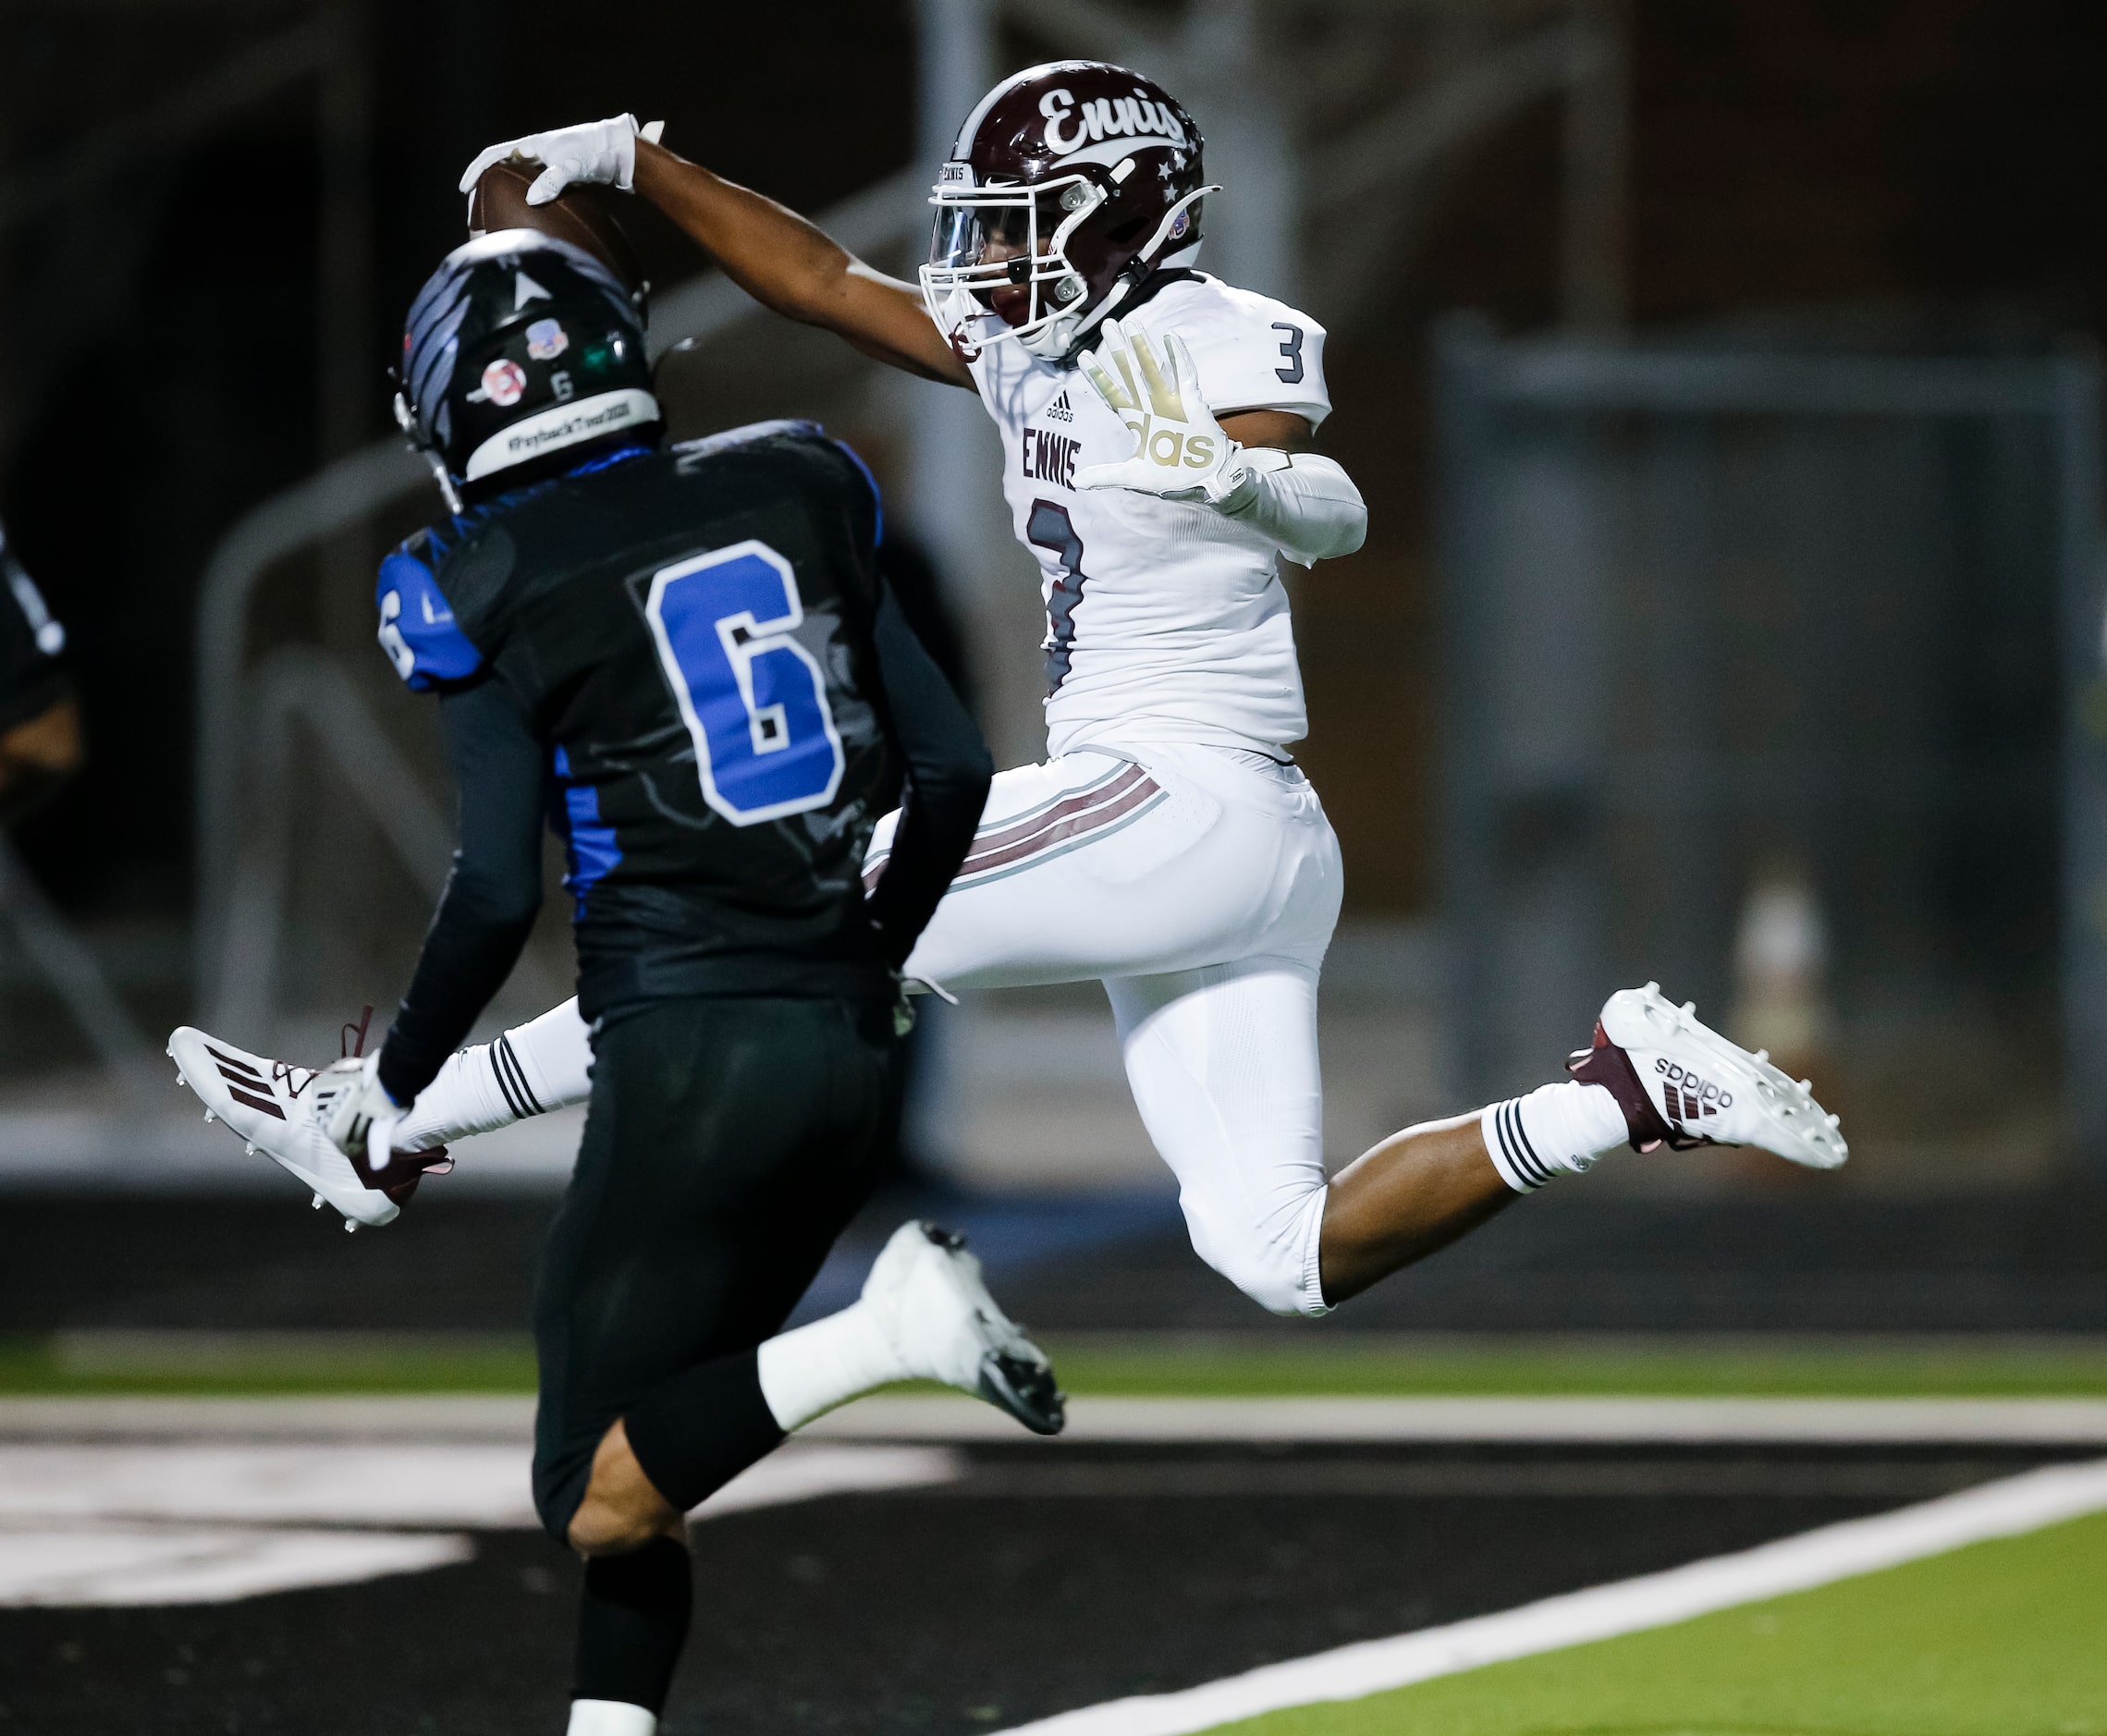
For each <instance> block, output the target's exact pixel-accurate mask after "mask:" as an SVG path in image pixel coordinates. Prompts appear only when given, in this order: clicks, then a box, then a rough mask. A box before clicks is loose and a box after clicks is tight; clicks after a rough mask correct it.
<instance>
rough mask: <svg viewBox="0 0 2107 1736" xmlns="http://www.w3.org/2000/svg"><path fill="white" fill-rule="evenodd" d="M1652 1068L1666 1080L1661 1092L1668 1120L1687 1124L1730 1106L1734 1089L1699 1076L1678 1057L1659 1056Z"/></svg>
mask: <svg viewBox="0 0 2107 1736" xmlns="http://www.w3.org/2000/svg"><path fill="white" fill-rule="evenodd" d="M1653 1070H1654V1071H1655V1072H1657V1073H1659V1074H1660V1076H1661V1079H1662V1080H1663V1081H1664V1082H1665V1084H1666V1090H1665V1091H1664V1092H1663V1093H1662V1095H1663V1096H1664V1097H1665V1098H1666V1099H1667V1102H1666V1104H1665V1107H1666V1109H1667V1111H1668V1119H1670V1120H1671V1121H1680V1122H1682V1123H1684V1125H1685V1126H1687V1125H1689V1124H1690V1123H1691V1122H1694V1121H1697V1120H1701V1119H1703V1118H1704V1117H1706V1116H1708V1115H1717V1114H1719V1112H1720V1111H1721V1109H1731V1108H1733V1092H1731V1091H1727V1090H1724V1089H1722V1088H1721V1087H1720V1086H1718V1085H1715V1084H1714V1083H1713V1082H1711V1081H1710V1080H1709V1079H1699V1078H1698V1077H1697V1074H1695V1073H1693V1072H1692V1071H1690V1070H1689V1069H1688V1068H1686V1067H1684V1065H1683V1064H1682V1063H1681V1062H1680V1061H1672V1060H1670V1059H1669V1058H1668V1057H1666V1056H1665V1055H1663V1056H1660V1057H1658V1058H1656V1060H1655V1061H1654V1064H1653Z"/></svg>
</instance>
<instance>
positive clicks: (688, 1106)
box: [534, 996, 900, 1541]
mask: <svg viewBox="0 0 2107 1736" xmlns="http://www.w3.org/2000/svg"><path fill="white" fill-rule="evenodd" d="M899 1056H900V1044H899V1040H898V1039H897V1038H896V1037H895V1036H894V1035H893V1031H892V1009H891V1006H890V1004H889V1003H888V1002H887V1001H882V1000H880V1001H873V1002H871V1003H868V1004H859V1003H854V1002H846V1001H840V1000H802V999H790V998H772V997H758V996H756V997H752V998H740V999H731V998H710V999H704V998H694V999H686V1000H668V1001H659V1002H654V1003H651V1004H650V1005H648V1006H647V1007H645V1008H644V1009H642V1010H638V1011H632V1012H630V1013H628V1014H626V1015H625V1016H623V1017H621V1018H619V1019H617V1020H615V1021H612V1022H610V1023H608V1024H607V1025H606V1026H605V1027H604V1028H603V1029H602V1030H601V1031H600V1033H599V1034H598V1035H597V1036H596V1037H595V1038H594V1045H593V1057H594V1058H593V1096H592V1103H591V1106H590V1108H589V1109H588V1110H587V1113H586V1120H585V1135H584V1139H583V1141H582V1143H581V1145H580V1147H579V1153H578V1167H577V1169H576V1171H575V1172H574V1174H573V1175H572V1177H571V1181H570V1190H569V1192H567V1193H566V1194H565V1195H564V1200H563V1204H562V1206H561V1207H560V1208H559V1209H558V1211H557V1216H556V1221H555V1223H554V1225H553V1226H552V1227H551V1229H550V1231H549V1238H548V1243H547V1246H546V1249H545V1253H544V1254H543V1259H542V1266H541V1272H540V1275H539V1278H538V1279H537V1282H536V1285H535V1294H534V1341H535V1347H536V1350H537V1352H538V1354H539V1358H540V1363H541V1404H540V1410H539V1412H538V1413H537V1416H536V1419H535V1429H534V1503H535V1507H536V1509H537V1510H538V1511H539V1513H540V1515H541V1519H542V1522H543V1524H544V1525H545V1526H546V1527H547V1528H548V1530H549V1532H550V1534H552V1535H554V1536H555V1537H557V1539H558V1540H559V1541H560V1540H562V1539H563V1538H564V1537H565V1536H566V1534H568V1532H569V1529H570V1520H571V1516H572V1514H574V1513H575V1512H576V1511H577V1510H578V1505H579V1502H580V1501H581V1500H582V1499H583V1498H584V1494H585V1485H586V1482H587V1479H588V1478H589V1476H590V1475H591V1473H592V1468H593V1453H594V1449H595V1448H596V1447H597V1446H598V1445H599V1443H600V1439H601V1436H604V1435H605V1434H606V1431H607V1428H608V1426H609V1425H610V1424H612V1423H613V1422H614V1421H615V1419H616V1418H617V1417H623V1418H626V1419H627V1421H626V1424H625V1427H626V1431H627V1433H628V1436H629V1440H630V1445H631V1449H632V1450H633V1451H634V1452H635V1454H636V1457H637V1461H638V1463H639V1464H640V1465H641V1466H642V1467H643V1472H644V1474H645V1475H646V1476H648V1477H650V1479H651V1480H652V1483H653V1484H654V1485H655V1486H656V1487H657V1488H658V1489H659V1491H660V1492H661V1493H662V1494H663V1495H665V1496H666V1498H668V1500H669V1501H671V1502H672V1503H673V1505H674V1506H676V1507H680V1508H682V1509H685V1508H688V1507H691V1506H692V1505H693V1504H694V1503H695V1502H697V1501H699V1500H701V1499H702V1498H703V1497H704V1496H705V1495H707V1494H709V1493H710V1491H711V1490H712V1489H714V1488H716V1487H717V1486H718V1485H721V1484H722V1483H724V1482H726V1481H729V1479H730V1478H731V1477H733V1476H735V1475H737V1474H738V1473H739V1472H741V1470H743V1469H745V1467H746V1466H747V1465H749V1464H751V1463H753V1461H754V1460H756V1459H758V1458H760V1457H762V1456H763V1455H764V1454H765V1453H766V1452H768V1451H769V1450H770V1449H773V1448H774V1447H775V1445H776V1444H777V1443H778V1441H779V1440H781V1438H782V1431H781V1430H780V1429H779V1428H778V1427H777V1426H776V1422H775V1418H774V1417H773V1416H772V1415H771V1414H770V1413H769V1412H768V1409H767V1406H766V1402H765V1401H764V1400H763V1399H762V1397H761V1391H760V1385H759V1381H758V1379H757V1377H756V1375H755V1373H754V1356H753V1351H754V1348H755V1347H756V1346H757V1345H759V1344H760V1343H761V1342H762V1340H763V1339H767V1338H770V1337H772V1336H774V1334H775V1333H777V1332H778V1330H780V1329H781V1326H782V1324H783V1321H784V1319H785V1318H786V1317H787V1316H788V1315H789V1314H790V1310H791V1309H792V1308H793V1307H795V1306H796V1305H797V1302H798V1299H799V1297H801V1296H802V1294H803V1293H804V1290H805V1287H806V1286H807V1285H809V1284H810V1283H811V1282H812V1279H813V1278H814V1276H815V1274H816V1273H817V1272H818V1270H819V1267H820V1263H821V1262H822V1261H823V1260H825V1259H826V1257H827V1250H828V1249H829V1248H830V1247H831V1246H832V1245H833V1243H834V1240H835V1238H836V1237H837V1236H839V1234H840V1233H841V1231H842V1229H844V1228H846V1227H847V1225H848V1223H849V1220H850V1219H851V1217H853V1216H855V1215H856V1213H857V1212H858V1210H860V1209H861V1208H862V1206H863V1204H864V1201H865V1200H867V1199H868V1198H869V1196H870V1192H871V1190H872V1187H873V1186H874V1184H875V1183H876V1179H877V1177H878V1176H879V1175H880V1174H881V1173H883V1170H884V1168H885V1166H886V1164H887V1162H888V1160H889V1155H890V1150H891V1145H892V1142H893V1139H894V1137H895V1133H896V1131H897V1121H898V1079H899Z"/></svg>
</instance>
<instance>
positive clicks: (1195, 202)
mask: <svg viewBox="0 0 2107 1736" xmlns="http://www.w3.org/2000/svg"><path fill="white" fill-rule="evenodd" d="M1200 152H1201V139H1200V129H1199V128H1197V127H1196V126H1194V124H1193V117H1192V116H1190V115H1188V114H1186V112H1185V110H1184V108H1183V107H1182V105H1181V104H1180V103H1179V101H1178V99H1177V98H1176V97H1174V96H1172V95H1171V94H1170V92H1168V91H1166V90H1165V89H1164V88H1163V87H1162V86H1161V85H1159V84H1158V83H1156V82H1155V81H1154V80H1153V79H1145V78H1143V77H1142V76H1141V75H1140V74H1139V73H1134V72H1129V71H1127V70H1126V68H1125V67H1115V66H1110V65H1109V64H1107V63H1106V62H1104V61H1102V60H1057V61H1053V62H1051V63H1049V64H1048V65H1047V66H1043V67H1030V68H1028V69H1027V70H1025V71H1023V72H1020V73H1016V74H1014V75H1013V76H1011V77H1010V78H1008V79H1004V80H1003V81H1002V82H1001V83H1000V84H998V85H997V86H996V87H995V89H994V90H992V91H990V92H988V93H987V94H986V96H984V97H982V98H981V100H980V104H979V106H977V107H976V108H975V109H974V112H973V113H972V114H971V115H969V116H966V123H965V125H964V126H963V127H962V128H959V136H958V140H957V141H956V142H955V143H954V144H953V145H952V146H951V157H950V161H949V162H948V163H946V164H945V165H944V166H943V168H942V170H941V171H940V172H939V174H938V177H937V186H936V189H935V193H934V196H933V197H932V198H931V200H930V203H931V204H933V205H935V206H936V207H937V226H936V232H935V234H934V235H933V236H932V237H931V238H930V243H929V263H927V264H926V265H925V266H923V267H922V295H923V299H924V300H925V301H926V302H927V304H928V307H929V316H930V318H932V319H933V320H935V321H936V322H937V327H938V329H940V330H942V331H944V332H946V333H947V334H953V335H954V341H960V338H959V336H957V335H958V333H959V328H960V326H961V325H962V324H963V323H964V322H965V321H966V320H967V319H970V318H972V317H974V316H975V315H978V314H985V313H994V314H996V315H998V317H999V318H1000V319H1001V320H1002V322H1003V324H1004V325H1005V326H1007V327H1008V328H1009V329H1008V330H1007V331H1006V332H1003V333H999V334H998V336H1014V337H1016V338H1017V339H1018V340H1019V341H1020V342H1022V343H1023V345H1024V347H1025V348H1027V349H1029V350H1030V351H1031V352H1032V353H1033V354H1034V355H1036V356H1045V357H1047V358H1048V359H1059V358H1062V357H1066V356H1069V355H1071V354H1072V353H1073V352H1074V351H1075V350H1076V349H1077V348H1080V347H1081V346H1082V345H1083V344H1084V342H1085V341H1087V339H1088V337H1089V336H1090V334H1091V333H1092V332H1093V331H1095V330H1096V326H1097V324H1098V322H1099V321H1101V320H1103V319H1104V318H1105V317H1106V315H1108V314H1109V313H1115V312H1118V311H1119V308H1120V305H1121V302H1123V301H1124V300H1126V299H1127V297H1128V296H1130V295H1131V294H1132V293H1133V289H1134V287H1135V286H1136V285H1138V284H1140V283H1141V282H1142V281H1143V279H1145V277H1147V276H1148V275H1149V274H1150V273H1151V272H1153V271H1155V270H1157V269H1158V267H1159V266H1162V265H1165V264H1178V263H1183V262H1184V261H1185V260H1187V259H1189V258H1191V257H1192V255H1193V253H1194V250H1196V249H1197V248H1198V246H1199V241H1200V201H1201V199H1202V198H1203V197H1204V196H1205V195H1206V194H1207V193H1211V192H1215V191H1218V190H1219V189H1216V188H1213V187H1209V186H1206V185H1204V184H1203V179H1202V174H1201V167H1200ZM961 298H964V300H961Z"/></svg>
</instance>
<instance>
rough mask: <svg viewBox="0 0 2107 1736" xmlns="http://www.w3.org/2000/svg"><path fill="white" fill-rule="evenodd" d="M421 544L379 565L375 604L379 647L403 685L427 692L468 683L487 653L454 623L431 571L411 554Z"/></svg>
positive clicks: (402, 549)
mask: <svg viewBox="0 0 2107 1736" xmlns="http://www.w3.org/2000/svg"><path fill="white" fill-rule="evenodd" d="M418 541H419V539H416V538H413V539H411V541H410V543H406V544H403V546H402V547H400V548H398V549H397V550H396V551H395V553H394V554H392V555H390V556H388V557H387V558H386V560H384V561H382V562H381V565H380V578H379V580H378V581H376V582H375V583H374V602H375V603H376V604H377V605H379V607H380V631H379V638H380V648H381V649H382V650H383V651H385V652H386V653H387V660H388V661H389V662H390V663H392V664H394V665H395V672H396V674H398V676H400V677H401V678H402V680H403V684H404V685H405V686H406V687H409V688H410V689H411V690H412V691H416V692H423V691H425V690H426V689H427V688H430V687H431V686H433V685H434V684H435V683H436V682H440V681H460V680H465V679H468V677H470V676H472V675H473V674H474V673H475V672H476V670H478V669H479V668H481V667H482V666H483V654H482V653H481V652H479V651H477V650H476V648H475V647H474V646H473V645H472V644H471V643H469V641H468V635H467V634H465V633H463V632H462V631H461V630H460V628H459V625H457V624H456V622H455V620H454V611H453V607H452V605H450V604H449V603H448V602H447V596H446V593H445V592H443V591H441V590H440V589H439V581H437V580H436V579H435V578H434V577H433V574H432V569H431V568H430V567H428V566H426V565H425V564H424V562H423V559H421V558H420V557H419V556H417V555H415V554H412V553H411V552H410V550H411V549H412V548H413V547H415V546H417V544H418Z"/></svg>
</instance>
